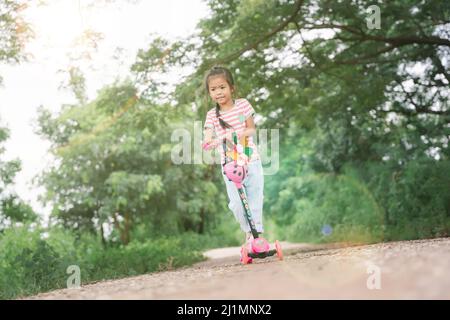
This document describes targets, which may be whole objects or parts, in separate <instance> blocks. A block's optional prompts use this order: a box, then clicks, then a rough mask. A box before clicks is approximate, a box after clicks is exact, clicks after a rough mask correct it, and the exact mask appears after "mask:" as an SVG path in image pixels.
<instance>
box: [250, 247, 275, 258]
mask: <svg viewBox="0 0 450 320" xmlns="http://www.w3.org/2000/svg"><path fill="white" fill-rule="evenodd" d="M276 253H277V250H275V249H274V250H269V251H266V252H259V253H253V252H249V253H248V256H249V257H250V258H254V259H255V258H257V259H264V258H267V257H271V256H273V255H274V254H276Z"/></svg>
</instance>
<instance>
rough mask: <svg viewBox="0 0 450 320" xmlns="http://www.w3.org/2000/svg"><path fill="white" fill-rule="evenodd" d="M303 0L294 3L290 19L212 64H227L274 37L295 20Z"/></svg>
mask: <svg viewBox="0 0 450 320" xmlns="http://www.w3.org/2000/svg"><path fill="white" fill-rule="evenodd" d="M303 1H304V0H297V2H296V3H295V5H294V12H293V13H292V14H291V15H290V16H289V18H288V19H286V20H285V21H283V22H282V23H280V24H279V25H278V26H276V27H275V28H274V29H272V30H271V31H269V32H268V33H266V34H264V35H263V36H262V37H260V38H258V39H257V40H256V41H254V42H252V43H249V44H248V45H246V46H245V47H244V48H242V49H240V50H238V51H236V52H234V53H232V54H230V55H229V56H226V57H224V58H221V59H216V60H215V61H213V62H212V63H211V65H215V64H226V63H228V62H230V61H232V60H234V59H236V58H238V57H240V56H241V55H242V54H244V53H245V52H247V51H249V50H251V49H256V48H257V47H258V45H259V44H260V43H262V42H265V41H267V40H268V39H270V38H271V37H273V36H274V35H275V34H277V33H278V32H280V31H281V30H283V29H284V28H285V27H286V26H287V25H288V24H289V23H290V22H293V21H294V20H295V18H296V16H297V14H298V13H299V12H300V9H301V7H302V4H303Z"/></svg>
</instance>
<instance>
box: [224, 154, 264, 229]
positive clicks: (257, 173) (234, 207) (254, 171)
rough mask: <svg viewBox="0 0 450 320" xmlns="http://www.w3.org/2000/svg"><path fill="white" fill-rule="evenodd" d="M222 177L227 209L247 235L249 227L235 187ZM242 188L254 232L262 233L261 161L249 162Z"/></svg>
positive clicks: (262, 176) (262, 189) (262, 179)
mask: <svg viewBox="0 0 450 320" xmlns="http://www.w3.org/2000/svg"><path fill="white" fill-rule="evenodd" d="M222 176H223V179H224V181H225V185H226V187H227V193H228V198H229V200H230V202H229V203H228V207H229V208H230V210H231V211H232V212H233V214H234V217H235V219H236V220H237V221H238V222H239V224H240V227H241V230H242V231H244V232H246V233H248V232H250V226H249V225H248V222H247V219H246V218H245V211H244V208H243V206H242V202H241V198H240V197H239V193H238V191H237V188H236V185H235V184H234V183H233V182H231V181H229V180H228V178H227V177H226V176H225V175H224V174H223V172H222ZM244 186H245V191H246V195H247V200H248V204H249V207H250V211H251V214H252V218H253V222H254V223H255V227H256V231H258V232H259V233H262V232H264V227H263V222H262V210H263V199H264V194H263V191H264V174H263V168H262V163H261V160H257V161H253V162H250V164H249V166H248V176H247V177H246V178H245V180H244Z"/></svg>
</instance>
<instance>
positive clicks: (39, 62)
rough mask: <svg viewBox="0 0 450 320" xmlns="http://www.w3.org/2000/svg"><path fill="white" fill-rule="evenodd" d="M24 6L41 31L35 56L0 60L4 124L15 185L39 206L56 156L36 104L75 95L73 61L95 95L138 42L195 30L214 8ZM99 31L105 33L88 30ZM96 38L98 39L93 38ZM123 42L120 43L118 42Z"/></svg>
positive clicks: (93, 0) (121, 0) (100, 2)
mask: <svg viewBox="0 0 450 320" xmlns="http://www.w3.org/2000/svg"><path fill="white" fill-rule="evenodd" d="M32 3H33V4H32V5H30V7H29V8H27V9H26V11H25V12H24V18H25V20H26V21H27V22H28V23H30V24H31V28H32V29H33V31H34V39H32V40H31V41H29V42H28V43H27V45H26V47H25V52H26V53H27V54H28V55H29V57H30V58H29V61H27V62H24V63H21V64H19V65H13V66H10V65H4V64H0V74H1V76H2V77H3V85H2V86H1V87H0V125H1V126H7V127H8V128H9V130H10V138H9V140H8V141H7V142H6V143H5V145H4V147H5V149H6V152H5V154H4V156H2V159H3V160H10V159H16V158H18V159H20V160H21V162H22V171H21V172H20V173H18V174H17V176H16V179H15V186H14V190H15V191H16V192H17V193H18V194H19V196H20V197H21V198H22V199H23V200H25V201H27V202H28V203H29V204H30V205H31V206H32V207H33V208H34V209H35V210H36V211H37V212H38V213H40V214H42V215H44V216H47V215H48V213H49V210H50V208H49V207H47V208H45V207H43V206H42V205H41V204H40V203H39V202H38V200H37V199H38V195H39V194H41V193H42V192H44V189H43V188H42V187H39V186H36V185H35V184H33V183H32V178H33V177H34V176H36V175H37V174H39V173H40V172H42V170H43V169H44V168H45V167H46V166H47V165H48V164H49V162H50V161H51V156H50V155H49V153H48V149H49V143H48V142H47V141H45V140H42V139H41V138H40V137H39V136H37V135H36V134H35V133H34V131H35V127H36V118H37V112H36V111H37V109H38V107H39V106H41V105H42V106H45V107H46V108H48V109H50V110H51V111H52V112H57V111H58V110H59V108H60V106H61V105H62V104H66V103H72V102H75V100H74V96H73V94H72V93H71V92H70V91H68V90H66V89H63V88H61V85H62V84H63V83H64V82H65V81H67V79H68V77H67V73H64V72H62V70H67V68H68V66H71V65H74V66H78V67H80V68H81V70H82V71H84V73H85V74H84V75H85V77H86V84H87V93H88V97H89V99H92V98H95V96H96V92H97V90H99V89H100V88H101V87H103V86H104V85H106V84H109V83H112V82H113V81H114V80H115V79H116V78H118V77H120V78H124V77H126V75H127V74H128V70H129V67H130V65H131V64H132V63H133V62H134V61H135V56H136V53H137V50H138V49H140V48H141V49H145V48H147V46H148V44H149V40H150V39H151V36H152V35H155V34H159V35H161V36H164V37H166V38H169V39H177V38H180V37H184V36H187V35H189V34H191V33H193V32H194V31H195V28H196V25H197V23H198V22H199V20H200V19H201V18H202V17H205V16H206V15H207V14H208V9H207V7H206V4H205V3H204V2H203V1H201V0H189V1H186V0H164V1H160V0H116V1H113V0H40V1H34V2H32ZM86 32H91V34H98V35H99V37H98V38H96V39H98V41H96V42H89V41H87V40H86V37H82V35H83V34H86ZM93 44H95V45H93ZM118 48H121V49H118Z"/></svg>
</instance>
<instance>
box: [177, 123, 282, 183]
mask: <svg viewBox="0 0 450 320" xmlns="http://www.w3.org/2000/svg"><path fill="white" fill-rule="evenodd" d="M193 135H194V136H193V137H192V134H191V131H190V130H188V129H185V128H179V129H175V130H174V131H173V132H172V135H171V138H170V139H171V142H172V143H173V144H174V146H173V147H172V149H171V160H172V163H174V164H177V165H180V164H220V154H218V153H217V152H210V151H204V150H203V149H202V146H201V142H202V138H203V125H202V122H201V121H194V123H193ZM255 138H256V139H255ZM253 139H254V140H253V142H254V143H255V144H256V146H257V150H258V153H259V156H260V158H261V163H262V164H263V166H264V175H273V174H276V173H277V172H278V169H279V167H280V161H279V130H278V129H270V130H269V129H258V130H257V134H255V135H254V136H253ZM269 153H270V154H269Z"/></svg>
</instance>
